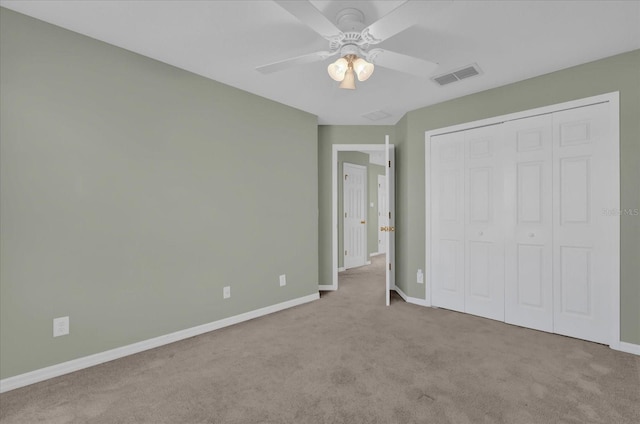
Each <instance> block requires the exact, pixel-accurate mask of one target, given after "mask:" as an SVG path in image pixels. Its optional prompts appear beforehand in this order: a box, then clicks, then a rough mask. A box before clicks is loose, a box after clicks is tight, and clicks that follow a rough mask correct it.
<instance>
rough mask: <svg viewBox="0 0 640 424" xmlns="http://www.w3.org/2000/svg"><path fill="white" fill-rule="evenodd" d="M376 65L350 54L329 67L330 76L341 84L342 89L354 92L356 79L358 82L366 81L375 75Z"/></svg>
mask: <svg viewBox="0 0 640 424" xmlns="http://www.w3.org/2000/svg"><path fill="white" fill-rule="evenodd" d="M373 69H374V65H373V63H369V62H367V61H366V60H364V59H363V58H361V57H358V56H356V55H355V54H348V55H346V56H344V57H341V58H340V59H338V60H336V61H335V62H333V63H332V64H330V65H329V66H328V67H327V71H328V72H329V76H330V77H331V78H332V79H333V80H335V81H339V82H341V84H340V85H339V87H340V88H346V89H349V90H354V89H355V88H356V84H355V78H354V74H355V77H357V78H358V81H361V82H362V81H366V80H368V79H369V77H370V76H371V74H372V73H373Z"/></svg>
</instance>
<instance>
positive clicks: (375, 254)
mask: <svg viewBox="0 0 640 424" xmlns="http://www.w3.org/2000/svg"><path fill="white" fill-rule="evenodd" d="M378 255H384V252H373V253H369V256H370V257H374V256H378Z"/></svg>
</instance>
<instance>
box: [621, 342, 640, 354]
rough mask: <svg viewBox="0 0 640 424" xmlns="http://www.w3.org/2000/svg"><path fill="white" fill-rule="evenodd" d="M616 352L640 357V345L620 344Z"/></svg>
mask: <svg viewBox="0 0 640 424" xmlns="http://www.w3.org/2000/svg"><path fill="white" fill-rule="evenodd" d="M616 350H619V351H621V352H627V353H632V354H634V355H639V356H640V345H637V344H633V343H627V342H620V344H619V345H618V347H617V349H616Z"/></svg>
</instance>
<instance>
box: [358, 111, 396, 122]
mask: <svg viewBox="0 0 640 424" xmlns="http://www.w3.org/2000/svg"><path fill="white" fill-rule="evenodd" d="M389 116H391V114H389V113H387V112H385V111H384V110H376V111H375V112H369V113H367V114H365V115H362V117H363V118H367V119H369V120H371V121H378V120H380V119H384V118H388V117H389Z"/></svg>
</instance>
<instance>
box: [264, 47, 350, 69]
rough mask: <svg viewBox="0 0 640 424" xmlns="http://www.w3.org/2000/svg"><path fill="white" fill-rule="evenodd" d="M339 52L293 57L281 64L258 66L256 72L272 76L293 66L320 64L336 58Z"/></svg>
mask: <svg viewBox="0 0 640 424" xmlns="http://www.w3.org/2000/svg"><path fill="white" fill-rule="evenodd" d="M336 54H338V52H337V51H336V52H315V53H311V54H305V55H302V56H297V57H292V58H289V59H285V60H281V61H279V62H274V63H270V64H268V65H262V66H258V67H257V68H256V71H258V72H262V73H263V74H270V73H272V72H278V71H282V70H283V69H287V68H291V67H292V66H297V65H305V64H307V63H313V62H320V61H321V60H325V59H327V58H329V57H331V56H335V55H336Z"/></svg>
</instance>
